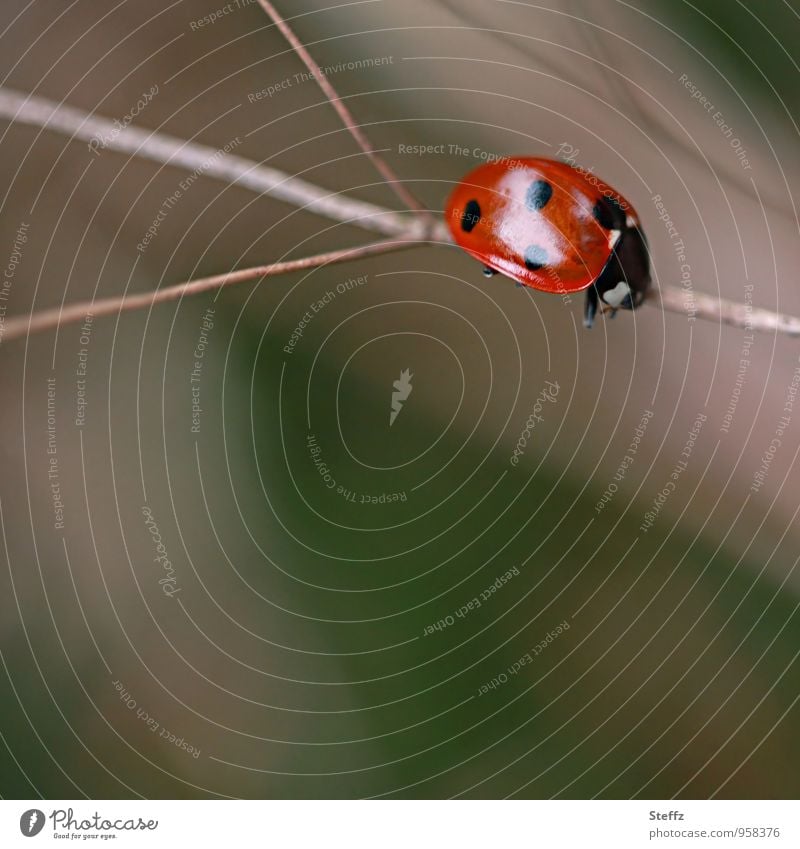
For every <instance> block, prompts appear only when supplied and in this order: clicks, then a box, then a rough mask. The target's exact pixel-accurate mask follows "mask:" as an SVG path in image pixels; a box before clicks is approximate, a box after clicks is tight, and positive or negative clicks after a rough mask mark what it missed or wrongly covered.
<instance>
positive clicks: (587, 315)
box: [583, 284, 597, 327]
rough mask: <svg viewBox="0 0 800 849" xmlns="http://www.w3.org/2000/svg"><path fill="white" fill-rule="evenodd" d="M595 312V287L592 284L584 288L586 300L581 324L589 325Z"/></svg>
mask: <svg viewBox="0 0 800 849" xmlns="http://www.w3.org/2000/svg"><path fill="white" fill-rule="evenodd" d="M596 314H597V289H596V288H595V286H594V284H592V285H591V286H590V287H589V288H588V289H587V290H586V301H585V303H584V307H583V326H584V327H591V326H592V325H593V324H594V317H595V315H596Z"/></svg>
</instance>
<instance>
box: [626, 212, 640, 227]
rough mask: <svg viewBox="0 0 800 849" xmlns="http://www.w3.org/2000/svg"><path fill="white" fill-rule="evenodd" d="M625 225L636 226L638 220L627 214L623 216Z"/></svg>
mask: <svg viewBox="0 0 800 849" xmlns="http://www.w3.org/2000/svg"><path fill="white" fill-rule="evenodd" d="M625 226H626V227H638V226H639V222H638V221H637V220H636V219H635V218H634V217H633V216H632V215H628V216H626V217H625Z"/></svg>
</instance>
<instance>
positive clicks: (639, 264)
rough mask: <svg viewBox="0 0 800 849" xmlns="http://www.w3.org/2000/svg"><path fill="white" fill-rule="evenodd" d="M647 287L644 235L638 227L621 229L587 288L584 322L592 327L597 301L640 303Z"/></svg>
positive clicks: (623, 305) (622, 305)
mask: <svg viewBox="0 0 800 849" xmlns="http://www.w3.org/2000/svg"><path fill="white" fill-rule="evenodd" d="M649 288H650V260H649V253H648V248H647V239H646V238H645V235H644V233H643V232H642V231H641V230H640V229H639V228H638V227H628V228H626V229H624V230H623V231H622V233H621V235H620V237H619V239H618V240H617V244H616V246H615V247H614V250H613V252H612V253H611V256H610V257H609V259H608V262H607V263H606V265H605V268H603V271H602V273H601V274H600V276H599V277H598V278H597V280H596V281H595V282H594V285H592V286H590V287H589V288H588V289H587V290H586V309H585V317H584V322H583V323H584V325H585V326H586V327H591V326H592V324H593V323H594V316H595V313H596V312H597V307H598V299H599V301H600V303H601V304H602V305H603V306H604V307H605V308H606V310H611V312H612V315H613V313H614V312H615V311H616V310H618V309H623V310H633V309H636V308H637V307H639V306H641V305H642V303H643V302H644V299H645V298H646V297H647V291H648V289H649Z"/></svg>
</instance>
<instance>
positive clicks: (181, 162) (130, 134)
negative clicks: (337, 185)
mask: <svg viewBox="0 0 800 849" xmlns="http://www.w3.org/2000/svg"><path fill="white" fill-rule="evenodd" d="M0 118H7V119H9V120H11V121H13V122H15V123H22V124H28V125H30V126H35V127H42V128H45V129H48V130H51V131H53V132H57V133H61V134H62V135H66V136H68V137H69V138H72V139H75V138H77V139H81V140H82V141H86V142H90V141H91V140H92V139H96V138H100V139H103V140H104V141H103V144H104V149H106V150H116V151H119V152H120V153H128V154H133V155H136V156H140V157H143V158H145V159H150V160H151V161H153V162H160V163H162V164H166V165H172V166H174V167H176V168H183V169H185V170H187V171H191V172H198V173H203V174H204V175H205V176H209V177H215V178H217V179H220V180H224V181H225V182H228V183H236V184H237V185H239V186H243V187H245V188H248V189H253V190H255V191H257V192H261V193H263V194H265V195H269V196H270V197H274V198H277V199H279V200H282V201H285V202H287V203H289V204H292V205H293V206H298V207H301V208H303V209H306V210H308V211H309V212H314V213H316V214H317V215H321V216H323V217H325V218H328V219H331V220H333V221H341V222H346V223H348V224H351V225H353V226H355V227H359V228H360V229H363V230H369V231H372V232H379V233H383V234H385V235H387V236H395V237H399V238H400V240H408V241H414V240H417V239H423V240H424V238H425V232H426V230H427V227H425V226H422V225H421V222H420V220H419V218H418V217H417V216H409V215H408V214H405V213H398V212H392V211H391V210H389V209H386V208H385V207H382V206H377V205H375V204H371V203H365V202H364V201H359V200H354V199H353V198H349V197H343V196H342V195H336V194H331V193H330V192H328V191H326V190H325V189H322V188H320V187H319V186H315V185H314V184H312V183H309V182H307V181H305V180H302V179H300V178H299V177H294V176H292V175H290V174H286V173H285V172H283V171H279V170H277V169H275V168H269V167H266V166H264V165H259V164H258V163H256V162H253V161H251V160H248V159H244V158H242V157H238V156H232V155H230V154H228V155H227V156H219V151H217V150H215V149H213V148H210V147H205V146H204V145H199V144H195V143H193V142H187V141H183V140H181V139H176V138H172V137H170V136H166V135H162V134H160V133H157V132H152V131H149V130H148V131H145V130H140V129H138V128H136V127H132V126H128V127H126V128H125V129H124V130H122V131H120V130H119V129H118V128H117V127H116V125H115V124H114V123H113V122H112V121H109V120H108V119H106V118H100V117H97V116H94V115H90V114H89V113H87V112H83V111H81V110H79V109H76V108H74V107H72V106H64V105H61V104H58V103H55V102H54V101H51V100H46V99H44V98H40V97H31V96H29V95H26V94H21V93H19V92H15V91H11V90H10V89H4V88H1V87H0ZM198 169H199V171H198ZM427 241H428V242H429V243H443V244H446V243H448V242H450V241H451V239H450V234H449V232H448V230H447V227H446V225H445V223H444V222H443V221H438V222H436V224H435V226H434V228H433V229H432V231H431V232H430V233H428V236H427ZM294 262H302V260H294ZM278 265H280V263H278ZM267 267H269V266H267ZM233 273H237V272H233ZM227 276H228V275H219V277H218V278H215V279H224V278H226V277H227ZM197 282H201V281H197ZM179 285H180V286H186V285H189V284H179ZM221 285H225V284H224V283H223V284H221ZM158 291H167V290H158ZM154 294H158V292H156V293H152V292H151V293H146V294H143V295H141V297H142V298H143V299H145V305H149V304H150V303H153V302H156V303H157V302H158V301H154V300H153V296H154ZM187 294H189V292H188V291H187ZM136 297H139V296H136ZM105 300H107V301H109V302H113V301H114V300H116V301H117V302H119V300H120V299H119V298H117V299H114V298H108V299H105ZM132 300H133V296H131V297H129V298H127V299H125V303H126V309H130V308H131V307H130V306H129V304H130V303H131V302H132ZM95 303H96V304H97V303H101V302H100V301H96V302H95ZM647 303H649V304H653V305H655V306H660V307H661V308H662V309H664V310H666V311H668V312H674V313H679V314H681V315H684V316H685V315H686V314H687V301H686V293H685V292H684V290H683V289H681V288H680V287H677V286H662V287H661V289H660V294H659V293H654V296H653V297H652V298H650V299H648V301H647ZM74 306H76V308H78V309H80V310H83V309H84V308H85V305H84V304H78V305H74ZM70 310H72V307H65V308H64V313H65V314H66V313H67V312H68V311H70ZM693 311H694V315H695V316H696V318H700V319H705V320H706V321H713V322H716V323H719V322H722V323H724V324H730V325H732V326H733V327H745V328H746V327H752V328H753V329H754V330H759V331H764V332H774V333H784V334H787V335H789V336H798V335H800V318H796V317H794V316H788V315H782V314H779V313H774V312H770V311H768V310H763V309H758V308H755V307H754V308H753V309H752V310H750V309H749V308H748V307H747V306H746V305H745V304H741V303H736V302H734V301H727V300H718V299H717V298H714V297H711V296H709V295H703V294H701V293H698V292H695V293H694V306H693ZM48 313H52V311H51V310H47V311H46V312H45V313H34V314H33V315H32V316H30V317H29V316H20V317H18V318H14V319H8V320H7V321H6V323H5V328H6V333H5V335H4V337H3V338H4V339H9V338H12V337H10V336H8V328H9V327H13V328H15V332H16V333H17V334H18V333H19V331H16V327H17V323H18V322H21V323H22V324H23V326H24V327H25V328H27V327H28V326H29V325H30V327H31V330H32V332H33V330H37V329H44V327H47V326H50V325H43V324H41V322H40V321H39V317H40V316H41V315H43V314H44V315H47V314H48ZM83 315H85V313H82V315H81V318H82V317H83ZM748 316H749V319H748ZM23 332H24V331H23Z"/></svg>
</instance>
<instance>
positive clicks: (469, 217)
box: [461, 200, 481, 233]
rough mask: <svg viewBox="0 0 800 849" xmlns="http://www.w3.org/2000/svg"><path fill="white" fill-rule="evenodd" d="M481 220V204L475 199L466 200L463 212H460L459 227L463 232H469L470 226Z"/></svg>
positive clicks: (470, 230)
mask: <svg viewBox="0 0 800 849" xmlns="http://www.w3.org/2000/svg"><path fill="white" fill-rule="evenodd" d="M480 220H481V205H480V204H479V203H478V201H476V200H469V201H467V205H466V206H465V207H464V212H463V213H462V214H461V229H462V230H463V231H464V232H465V233H471V232H472V228H473V227H474V226H475V225H476V224H477V223H478V222H479V221H480Z"/></svg>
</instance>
